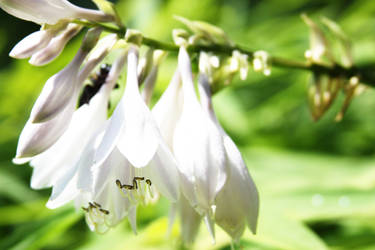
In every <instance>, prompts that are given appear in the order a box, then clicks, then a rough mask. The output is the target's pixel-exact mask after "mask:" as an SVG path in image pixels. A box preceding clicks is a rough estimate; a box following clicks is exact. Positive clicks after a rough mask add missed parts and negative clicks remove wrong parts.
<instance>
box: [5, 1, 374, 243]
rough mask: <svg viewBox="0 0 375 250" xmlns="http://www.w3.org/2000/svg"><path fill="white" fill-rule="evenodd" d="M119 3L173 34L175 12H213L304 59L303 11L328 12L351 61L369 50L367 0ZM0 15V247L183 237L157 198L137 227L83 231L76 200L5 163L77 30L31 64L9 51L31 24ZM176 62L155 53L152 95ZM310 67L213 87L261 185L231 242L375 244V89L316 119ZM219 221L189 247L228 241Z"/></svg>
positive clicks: (206, 16) (239, 31) (370, 9)
mask: <svg viewBox="0 0 375 250" xmlns="http://www.w3.org/2000/svg"><path fill="white" fill-rule="evenodd" d="M117 7H118V8H117V10H118V14H119V15H120V16H121V17H122V18H123V21H124V22H125V24H126V25H127V26H129V27H132V28H137V29H140V30H141V31H142V32H143V33H144V34H145V35H147V36H149V37H154V38H157V39H160V40H165V41H171V30H172V29H173V28H177V27H183V26H182V24H180V23H178V22H177V21H175V20H174V19H173V15H180V16H184V17H186V18H189V19H192V20H203V21H208V22H210V23H212V24H215V25H217V26H219V27H220V28H222V29H223V30H224V31H225V32H226V33H227V34H228V36H229V38H230V39H231V40H233V41H235V42H237V43H239V44H241V45H244V46H246V47H248V48H250V49H254V50H258V49H262V50H266V51H267V52H269V53H270V54H271V55H276V56H285V57H287V58H295V59H302V58H303V53H304V51H305V50H306V49H307V48H308V33H309V30H308V29H307V28H306V26H305V24H304V23H303V21H302V20H301V19H300V14H301V13H302V12H306V13H307V14H309V16H310V17H311V18H313V19H314V18H320V16H323V15H324V16H327V17H329V18H330V19H332V20H334V21H336V22H338V23H339V24H340V25H341V26H342V28H343V30H344V31H345V33H346V34H348V36H349V38H350V39H351V40H352V42H353V44H352V45H353V51H354V61H355V63H364V62H368V61H373V60H374V59H375V58H374V53H373V52H374V51H375V42H374V40H375V37H374V35H373V34H374V32H373V27H374V25H375V19H374V18H373V13H374V11H375V3H374V1H371V0H357V1H354V0H348V1H325V0H303V1H301V0H298V1H297V0H288V1H283V2H282V4H281V2H280V1H276V0H269V1H256V0H254V1H253V0H252V1H249V0H237V1H213V0H137V1H131V0H123V1H118V2H117ZM0 19H1V21H2V23H11V25H7V26H6V27H2V28H0V35H1V36H2V40H1V42H0V51H1V57H0V60H1V63H0V65H1V66H2V68H1V69H0V85H1V88H0V95H1V98H0V121H1V122H0V131H1V134H0V149H1V150H0V215H1V216H0V249H73V248H77V249H182V246H181V242H180V241H179V239H178V236H179V229H178V222H177V223H176V225H174V227H173V230H172V233H171V235H170V236H169V237H168V236H167V235H166V231H167V226H168V222H167V218H166V216H167V214H168V204H167V202H166V201H165V200H162V202H161V203H159V204H157V205H153V206H150V207H142V208H140V209H139V213H138V219H139V233H138V235H134V234H133V233H132V231H131V229H130V226H129V224H128V223H127V222H124V223H122V224H121V225H119V226H118V227H117V228H116V229H114V230H111V231H110V232H109V233H108V234H106V235H96V234H94V233H91V232H89V230H88V228H87V226H86V225H85V223H84V219H83V217H82V214H81V212H80V211H79V212H76V211H74V210H73V209H72V208H70V207H65V208H63V209H59V210H49V209H47V208H45V202H46V200H47V199H48V195H49V192H50V190H48V191H33V190H31V189H30V188H29V179H30V175H31V169H30V167H28V166H13V165H12V163H11V159H12V157H13V156H14V154H15V149H16V143H17V138H18V135H19V133H20V132H21V129H22V127H23V125H24V123H25V122H26V120H27V117H28V115H29V112H30V109H31V106H32V104H33V102H34V100H35V99H36V97H37V95H38V93H39V91H40V89H41V88H42V86H43V83H44V82H45V81H46V80H47V79H48V77H50V76H51V75H53V74H54V73H56V72H57V71H58V70H59V69H61V68H62V67H63V66H64V65H66V64H67V63H68V62H69V61H70V60H71V58H72V57H73V56H74V53H75V51H76V50H77V48H78V44H79V42H80V40H81V39H82V37H77V38H76V39H75V40H74V41H73V42H72V43H71V44H70V45H69V46H68V47H67V48H66V49H65V51H64V53H63V56H60V58H59V59H58V60H57V61H55V62H53V63H52V64H50V65H48V66H45V67H32V66H30V65H29V64H27V62H26V61H15V60H12V61H10V60H9V59H8V58H7V53H8V52H9V49H10V48H11V45H14V44H15V43H16V41H17V40H19V39H20V38H21V37H22V35H25V34H27V33H30V32H31V29H35V26H25V22H23V21H21V20H16V19H11V18H10V17H9V16H6V14H5V13H4V12H2V13H1V16H0ZM3 26H5V25H3ZM30 28H31V29H30ZM16 29H17V30H19V33H17V34H15V32H14V30H16ZM21 34H22V35H21ZM8 44H9V45H8ZM175 67H176V58H175V54H173V53H171V54H170V55H169V56H168V58H167V59H166V61H165V62H164V63H163V64H162V65H161V70H160V75H159V80H158V85H157V90H156V91H157V93H156V95H155V97H154V99H153V101H154V102H155V101H156V100H157V98H158V96H160V94H161V93H162V91H163V90H164V89H165V87H166V86H167V84H168V81H169V79H170V78H171V76H172V73H173V71H174V69H175ZM308 77H309V75H308V73H307V72H301V71H294V70H293V71H292V70H276V69H273V70H272V75H271V76H270V77H265V76H263V75H262V74H260V73H254V72H250V75H249V77H248V80H246V81H244V82H241V81H239V80H238V79H235V81H234V82H233V85H232V86H230V87H229V88H227V89H225V90H223V91H222V92H220V93H218V94H217V95H216V96H215V99H214V106H215V109H216V111H217V113H218V116H219V119H220V121H221V123H222V124H223V126H224V128H225V129H226V130H227V131H228V133H229V134H230V135H231V136H232V137H233V139H234V141H235V142H236V143H237V144H238V145H240V146H241V149H242V152H243V155H244V156H245V158H246V162H247V163H248V167H249V169H250V172H251V174H252V176H253V179H254V181H255V182H256V184H257V186H258V189H259V192H260V200H261V210H260V219H259V230H258V233H257V235H256V236H254V235H251V233H250V232H249V230H247V231H246V233H245V234H244V237H243V238H242V240H241V241H240V242H239V243H238V244H237V245H236V247H238V248H239V249H290V250H292V249H373V248H374V247H375V220H374V218H375V159H374V157H373V155H374V153H375V152H374V148H375V147H374V145H375V133H374V132H375V116H374V107H375V98H374V96H375V93H374V91H373V90H372V89H368V90H367V91H366V92H365V93H364V94H362V95H361V96H359V97H357V98H356V99H355V100H354V102H353V103H352V105H351V106H350V108H349V110H348V112H347V114H346V115H345V117H344V119H343V121H342V122H341V123H335V122H334V121H333V120H334V116H335V114H336V113H337V111H338V110H339V108H340V101H341V102H342V99H343V95H342V94H340V95H339V97H338V98H339V100H338V101H336V102H335V103H334V105H333V108H332V109H331V110H330V111H329V112H328V114H327V115H326V116H325V117H324V118H323V119H322V120H320V121H319V122H317V123H314V122H313V120H312V118H311V117H310V114H309V111H308V103H307V93H306V89H307V80H308ZM123 79H124V76H123V78H122V80H121V82H120V84H121V85H123V84H122V81H123ZM122 89H123V86H122V87H121V88H120V89H119V90H116V91H118V93H114V99H117V100H118V98H119V94H120V92H121V91H122ZM112 108H113V107H112ZM234 195H235V194H234ZM216 229H217V235H216V239H217V243H216V245H211V241H210V237H209V234H208V232H207V230H206V229H205V228H204V227H203V226H202V228H201V231H200V234H199V236H198V239H197V241H196V243H195V244H194V245H193V246H192V249H230V246H231V242H230V238H229V237H228V236H227V235H226V234H225V233H224V232H223V231H222V230H221V229H220V228H216Z"/></svg>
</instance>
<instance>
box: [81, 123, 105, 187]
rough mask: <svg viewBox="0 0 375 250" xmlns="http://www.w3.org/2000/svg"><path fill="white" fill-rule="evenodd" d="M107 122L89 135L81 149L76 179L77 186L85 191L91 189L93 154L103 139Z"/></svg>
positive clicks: (92, 182) (92, 181) (92, 184)
mask: <svg viewBox="0 0 375 250" xmlns="http://www.w3.org/2000/svg"><path fill="white" fill-rule="evenodd" d="M107 125H108V122H106V123H105V124H104V125H103V126H102V127H101V128H99V129H98V130H97V131H96V132H95V133H93V134H92V135H91V138H90V140H89V142H88V143H87V144H86V147H85V148H84V149H83V153H82V155H81V157H80V160H79V162H78V164H77V165H78V181H77V188H78V189H80V190H83V191H86V192H91V193H92V191H93V186H94V176H93V173H92V172H93V171H92V168H93V167H94V164H95V163H94V156H95V152H96V150H97V148H98V147H99V145H100V143H101V141H102V140H103V136H104V132H105V128H106V127H107Z"/></svg>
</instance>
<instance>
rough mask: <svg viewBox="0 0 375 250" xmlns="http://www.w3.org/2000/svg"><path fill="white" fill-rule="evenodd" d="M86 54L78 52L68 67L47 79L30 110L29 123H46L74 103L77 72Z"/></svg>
mask: <svg viewBox="0 0 375 250" xmlns="http://www.w3.org/2000/svg"><path fill="white" fill-rule="evenodd" d="M86 54H87V53H86V52H83V51H82V50H79V51H78V53H77V55H76V56H75V58H74V59H73V61H72V62H71V63H70V64H69V65H68V66H66V67H65V68H64V69H63V70H62V71H60V72H59V73H57V74H55V75H54V76H52V77H51V78H50V79H48V81H47V82H46V84H45V85H44V87H43V90H42V92H41V94H40V96H39V97H38V99H37V100H36V102H35V104H34V106H33V109H32V110H31V114H30V120H31V122H33V123H40V122H46V121H48V120H50V119H52V118H53V117H55V116H56V115H58V114H59V113H60V112H61V111H62V110H64V108H65V107H66V106H67V105H68V103H70V102H72V101H75V100H72V98H73V97H74V96H76V95H74V93H75V92H76V91H77V88H78V86H77V85H78V84H77V83H78V70H79V67H80V65H81V64H82V62H83V60H84V59H85V57H86ZM78 91H79V90H78Z"/></svg>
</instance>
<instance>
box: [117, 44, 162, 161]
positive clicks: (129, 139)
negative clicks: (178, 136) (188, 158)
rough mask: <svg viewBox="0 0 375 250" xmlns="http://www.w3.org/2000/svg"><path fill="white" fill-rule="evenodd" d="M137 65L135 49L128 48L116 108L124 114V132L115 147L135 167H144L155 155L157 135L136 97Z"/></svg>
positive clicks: (138, 96)
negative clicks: (121, 86)
mask: <svg viewBox="0 0 375 250" xmlns="http://www.w3.org/2000/svg"><path fill="white" fill-rule="evenodd" d="M137 64H138V53H137V51H136V49H135V48H130V50H129V52H128V75H127V81H126V83H127V84H126V89H125V93H124V96H123V97H122V100H121V101H120V103H119V105H118V106H120V107H118V108H119V109H122V112H124V113H123V114H122V116H123V128H122V131H121V134H120V138H119V139H118V141H117V147H118V149H119V150H120V151H121V153H122V154H124V155H125V157H126V158H127V159H128V160H129V161H130V163H131V164H132V165H133V166H134V167H144V166H146V165H147V164H148V163H149V162H150V160H151V159H152V157H153V156H154V154H155V152H156V149H157V147H158V144H159V131H158V128H157V126H156V123H155V121H154V119H153V117H152V114H151V111H150V110H149V109H148V107H147V106H146V104H145V103H144V101H143V100H142V97H141V95H140V93H139V89H138V78H137ZM121 106H122V107H121ZM116 109H117V108H116Z"/></svg>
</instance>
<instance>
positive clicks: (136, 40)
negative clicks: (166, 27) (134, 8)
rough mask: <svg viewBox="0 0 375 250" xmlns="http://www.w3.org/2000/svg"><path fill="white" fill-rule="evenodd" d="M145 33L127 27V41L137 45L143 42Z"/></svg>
mask: <svg viewBox="0 0 375 250" xmlns="http://www.w3.org/2000/svg"><path fill="white" fill-rule="evenodd" d="M142 40H143V35H142V33H141V32H139V31H138V30H134V29H127V30H126V34H125V41H126V42H127V43H133V44H135V45H137V46H140V45H141V44H142Z"/></svg>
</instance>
